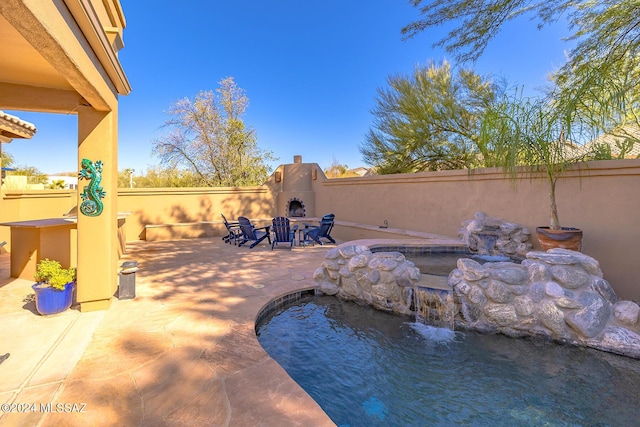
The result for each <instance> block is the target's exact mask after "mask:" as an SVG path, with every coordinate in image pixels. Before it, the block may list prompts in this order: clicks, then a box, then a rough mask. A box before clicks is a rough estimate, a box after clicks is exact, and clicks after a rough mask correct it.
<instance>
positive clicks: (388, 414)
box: [257, 296, 640, 427]
mask: <svg viewBox="0 0 640 427" xmlns="http://www.w3.org/2000/svg"><path fill="white" fill-rule="evenodd" d="M257 333H258V339H259V341H260V343H261V345H262V346H263V347H264V349H265V350H266V351H267V352H268V353H269V355H270V356H271V357H272V358H273V359H275V360H276V361H277V362H278V363H279V364H280V365H281V366H282V367H283V368H284V369H285V370H286V371H287V372H288V373H289V375H290V376H291V377H292V378H293V379H294V380H295V381H296V382H297V383H298V384H300V386H302V387H303V388H304V389H305V390H306V391H307V393H309V395H311V397H313V399H315V400H316V402H318V404H319V405H320V406H321V407H322V408H323V409H324V411H325V412H326V413H327V415H329V417H330V418H331V419H332V420H333V421H334V422H335V423H336V424H337V425H339V426H353V427H355V426H454V425H474V426H475V425H492V426H595V425H598V426H601V425H602V426H637V425H638V420H640V361H638V360H635V359H630V358H625V357H622V356H616V355H612V354H609V353H604V352H599V351H597V350H592V349H584V348H577V347H570V346H562V345H557V344H553V343H550V342H547V341H541V340H537V339H515V338H509V337H506V336H501V335H481V334H477V333H474V332H466V331H465V332H453V331H449V330H443V329H437V328H433V327H429V326H426V325H422V324H416V323H412V322H411V321H410V319H406V318H402V317H399V316H395V315H392V314H389V313H385V312H381V311H377V310H374V309H372V308H370V307H363V306H360V305H358V304H355V303H353V302H346V301H341V300H339V299H337V298H335V297H329V296H320V297H313V298H312V299H308V300H302V301H298V302H296V303H294V304H293V305H291V306H288V307H285V308H283V309H281V310H280V311H276V312H275V313H273V314H272V315H270V316H267V317H266V318H265V319H264V320H263V321H262V322H261V323H260V324H259V325H257Z"/></svg>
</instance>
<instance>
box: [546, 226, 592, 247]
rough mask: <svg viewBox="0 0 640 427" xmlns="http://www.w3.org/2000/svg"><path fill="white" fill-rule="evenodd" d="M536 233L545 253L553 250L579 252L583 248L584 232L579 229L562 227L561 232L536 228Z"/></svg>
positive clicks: (547, 228)
mask: <svg viewBox="0 0 640 427" xmlns="http://www.w3.org/2000/svg"><path fill="white" fill-rule="evenodd" d="M536 233H537V235H538V241H539V242H540V247H541V248H542V250H543V251H546V250H548V249H553V248H563V249H571V250H573V251H579V250H580V248H581V246H582V230H580V229H578V228H571V227H562V229H560V230H552V229H551V228H549V227H536Z"/></svg>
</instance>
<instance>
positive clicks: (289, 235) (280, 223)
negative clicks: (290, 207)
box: [271, 216, 298, 250]
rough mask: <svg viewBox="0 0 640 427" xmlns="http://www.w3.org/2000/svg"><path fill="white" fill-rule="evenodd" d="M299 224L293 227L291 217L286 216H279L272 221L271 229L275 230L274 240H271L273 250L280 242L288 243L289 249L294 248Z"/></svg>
mask: <svg viewBox="0 0 640 427" xmlns="http://www.w3.org/2000/svg"><path fill="white" fill-rule="evenodd" d="M297 230H298V226H297V225H294V226H293V227H291V223H290V221H289V218H287V217H284V216H278V217H275V218H273V220H272V221H271V231H272V232H273V241H272V242H271V250H273V248H274V246H275V245H277V244H278V243H287V244H288V245H289V250H291V249H292V248H293V241H294V240H295V236H296V231H297Z"/></svg>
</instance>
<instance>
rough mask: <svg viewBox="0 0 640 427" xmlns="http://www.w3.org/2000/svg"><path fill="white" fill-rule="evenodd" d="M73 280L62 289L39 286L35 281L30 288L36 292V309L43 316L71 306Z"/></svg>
mask: <svg viewBox="0 0 640 427" xmlns="http://www.w3.org/2000/svg"><path fill="white" fill-rule="evenodd" d="M74 286H75V283H74V282H69V283H67V284H66V285H64V289H63V290H58V289H55V288H51V287H41V286H40V285H39V284H38V283H35V284H33V285H32V286H31V288H32V289H33V290H34V292H35V293H36V310H38V313H40V314H41V315H43V316H46V315H49V314H56V313H61V312H63V311H65V310H66V309H68V308H69V307H71V302H72V301H73V287H74Z"/></svg>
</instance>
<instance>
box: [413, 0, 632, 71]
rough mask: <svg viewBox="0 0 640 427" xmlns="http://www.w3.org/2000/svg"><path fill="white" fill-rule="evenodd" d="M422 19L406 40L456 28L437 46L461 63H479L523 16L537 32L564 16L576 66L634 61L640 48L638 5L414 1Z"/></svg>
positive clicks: (607, 0) (562, 0)
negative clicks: (503, 31) (428, 31)
mask: <svg viewBox="0 0 640 427" xmlns="http://www.w3.org/2000/svg"><path fill="white" fill-rule="evenodd" d="M411 3H412V4H413V5H414V6H415V7H417V8H419V10H420V14H421V15H422V18H421V19H419V20H417V21H415V22H412V23H410V24H408V25H406V26H405V27H404V28H403V29H402V34H403V35H404V36H405V38H410V37H413V36H415V35H416V34H418V33H420V32H422V31H424V30H426V29H428V28H431V27H435V26H440V25H445V24H453V25H454V27H453V28H452V29H451V30H450V31H449V33H448V35H447V37H444V38H442V39H441V40H439V41H438V42H437V43H436V45H437V46H442V47H444V48H445V49H446V50H447V51H448V52H450V53H454V54H456V55H457V59H459V60H461V61H468V60H471V61H474V60H476V59H478V58H479V57H480V56H481V55H482V53H483V52H484V49H485V48H486V46H487V44H488V43H489V42H490V41H491V39H493V38H494V37H495V36H496V35H497V34H498V32H499V31H500V28H501V27H502V25H503V24H504V23H505V22H506V21H509V20H512V19H515V18H517V17H520V16H526V15H528V16H530V17H531V18H532V19H537V20H538V27H539V28H542V27H543V26H544V25H547V24H550V23H553V22H556V21H558V20H559V19H560V18H561V17H563V16H565V17H566V19H567V20H568V23H569V27H570V30H572V31H573V33H572V34H571V36H570V37H569V39H570V40H576V41H577V45H576V46H575V48H573V49H572V51H571V52H570V54H569V59H570V60H569V62H571V63H573V64H574V66H579V67H581V66H584V65H586V64H589V63H591V64H592V65H593V61H594V60H597V61H598V63H599V65H602V66H608V65H607V64H614V63H616V62H618V61H620V60H623V59H624V58H625V57H630V58H633V57H635V56H637V54H638V53H639V52H638V50H639V48H640V1H639V0H625V1H620V0H602V1H591V0H590V1H579V2H576V1H572V0H542V1H533V0H430V1H426V0H411Z"/></svg>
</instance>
